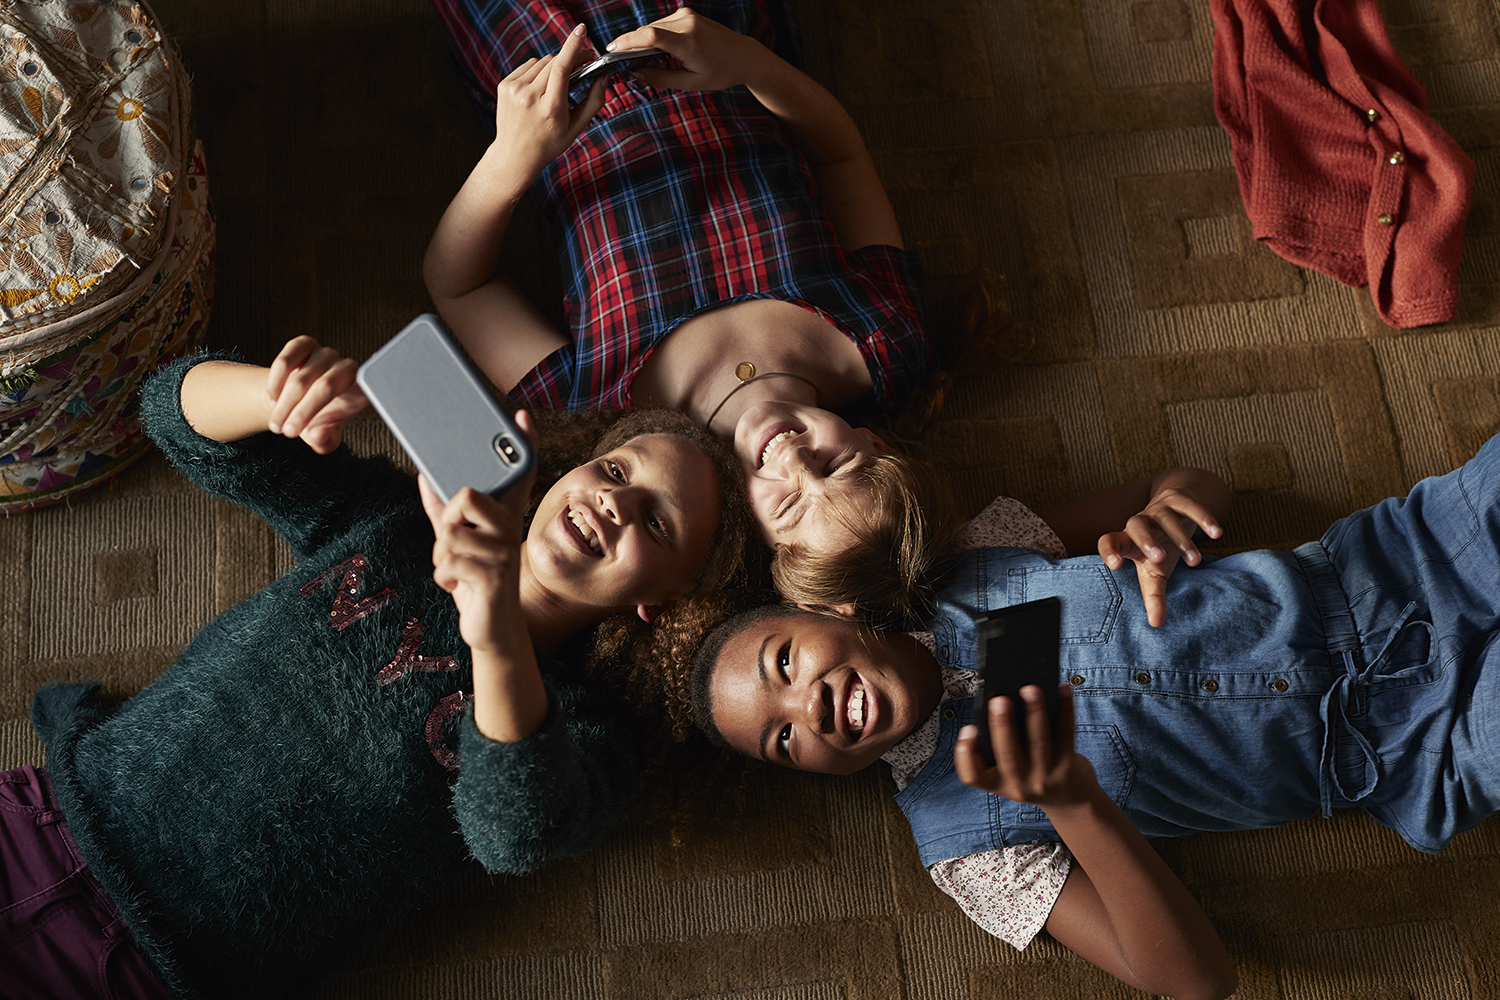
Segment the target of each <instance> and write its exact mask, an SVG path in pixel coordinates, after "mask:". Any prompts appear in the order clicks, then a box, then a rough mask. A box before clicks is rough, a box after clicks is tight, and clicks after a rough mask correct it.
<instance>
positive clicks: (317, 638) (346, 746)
mask: <svg viewBox="0 0 1500 1000" xmlns="http://www.w3.org/2000/svg"><path fill="white" fill-rule="evenodd" d="M201 360H203V358H202V357H197V358H192V359H187V360H185V361H180V362H178V363H176V364H174V365H172V366H170V367H168V368H166V369H164V370H163V371H162V372H161V373H160V374H158V375H157V376H156V377H155V378H153V379H152V380H151V381H150V382H149V383H148V384H147V385H146V386H145V388H144V389H143V390H142V396H141V413H142V416H143V418H144V420H145V424H146V427H147V429H148V430H149V432H150V433H151V436H152V437H153V438H154V439H155V441H156V443H157V445H158V446H159V447H160V448H161V449H162V450H163V451H164V452H165V453H166V454H167V456H168V457H169V458H170V459H171V460H172V462H173V463H174V464H176V465H177V467H178V468H180V469H181V470H182V471H183V473H184V474H186V475H187V476H188V478H190V479H192V480H193V481H194V482H196V483H198V484H199V485H200V486H202V487H203V488H204V489H207V490H209V491H211V492H213V493H216V494H218V495H220V496H223V497H226V498H228V499H230V500H233V501H235V502H237V503H240V504H243V505H244V506H245V507H247V508H249V509H250V510H252V511H255V512H256V513H258V514H260V515H261V516H263V517H265V518H266V520H267V521H268V522H269V523H270V524H271V526H272V527H273V528H275V529H276V530H277V531H278V532H280V533H281V534H282V535H283V536H284V537H285V538H286V539H287V540H288V541H289V542H290V543H291V545H292V547H293V548H294V549H295V551H296V554H297V557H298V560H299V562H298V565H297V567H296V568H295V569H293V570H292V571H291V572H290V573H288V574H287V575H286V576H284V577H282V578H281V579H279V580H277V581H276V582H274V583H272V584H271V585H270V586H269V587H267V588H266V589H265V590H263V591H261V592H260V593H259V594H257V595H255V596H254V597H252V598H250V599H249V600H247V601H245V602H244V603H242V604H240V605H238V606H236V607H234V608H232V609H230V610H229V611H228V612H226V613H225V614H224V615H223V616H222V617H220V618H218V619H217V620H216V621H214V622H212V623H210V624H209V625H208V626H207V627H205V628H204V629H203V631H202V632H200V633H199V634H198V636H197V637H196V638H195V639H193V641H192V642H191V643H189V644H188V646H187V647H186V648H184V649H183V651H182V654H181V656H180V657H179V658H178V660H177V662H176V663H174V664H173V665H172V666H171V667H170V668H169V669H168V670H167V671H166V673H164V674H163V675H162V676H161V677H160V678H159V679H158V680H157V681H156V682H155V683H153V684H152V685H151V686H150V687H148V688H146V689H145V690H144V691H142V692H141V693H140V694H139V695H137V696H136V697H134V698H132V699H130V701H128V702H126V703H125V704H124V705H123V706H122V707H120V708H119V709H118V710H116V711H114V712H112V713H111V712H107V711H105V710H103V709H102V708H101V707H100V706H99V705H98V703H97V701H96V699H95V698H94V694H93V692H94V689H93V688H92V687H90V686H86V685H78V684H55V685H52V686H49V687H47V688H44V689H43V690H42V691H41V692H39V693H38V695H37V698H36V702H35V705H34V708H33V721H34V724H35V726H36V729H37V732H38V733H39V734H40V735H41V737H42V739H43V740H44V741H45V742H46V743H47V745H48V765H49V773H50V775H51V777H52V780H53V783H54V787H55V790H56V794H57V797H58V799H59V800H60V802H61V804H62V807H63V812H64V814H65V815H66V817H67V821H68V826H69V829H70V830H71V832H72V834H73V836H74V837H75V838H76V839H77V841H78V844H79V848H80V850H81V851H82V852H83V855H84V858H85V859H86V860H87V861H88V864H89V867H90V869H91V870H92V871H93V873H94V874H95V875H96V876H97V877H98V879H99V881H100V883H101V884H102V885H103V886H104V888H105V891H106V892H108V893H109V895H110V896H111V898H113V900H114V901H115V903H116V904H117V905H118V906H119V908H120V910H121V911H122V912H123V913H124V915H125V917H126V919H127V920H128V921H129V923H130V926H131V928H132V929H133V930H134V932H135V934H136V937H137V939H138V940H139V941H140V942H141V944H142V946H143V947H144V949H145V950H146V952H147V954H149V955H150V956H151V958H152V959H153V960H154V961H155V962H156V964H157V966H158V968H159V969H160V970H161V971H162V973H163V975H164V977H165V978H166V979H167V981H168V982H169V983H170V984H171V985H172V986H173V987H174V988H175V989H177V990H178V991H179V992H180V993H181V994H182V995H183V996H203V997H212V998H218V997H257V998H262V997H272V996H293V995H300V994H304V993H307V992H310V991H311V990H313V989H314V988H316V987H317V986H319V985H320V984H321V982H322V981H323V979H324V977H325V976H326V974H327V973H328V972H329V971H330V970H331V969H335V968H336V967H337V966H339V965H340V964H342V963H344V962H345V961H346V960H348V959H349V958H350V957H352V956H354V955H356V954H357V953H359V952H360V951H362V950H363V949H365V948H366V947H368V946H370V945H372V944H374V943H376V942H377V941H378V940H379V938H380V937H381V936H382V935H383V934H384V933H385V932H386V931H387V930H388V929H390V927H391V926H392V924H393V923H394V922H395V921H396V920H398V919H399V918H400V917H402V916H403V915H404V914H406V913H407V912H408V911H410V910H411V909H412V908H413V907H415V906H416V905H418V904H419V903H421V902H422V901H423V900H424V899H425V898H426V897H427V896H428V895H429V894H430V893H431V891H432V890H433V889H435V888H436V887H437V886H438V885H439V884H440V883H442V882H443V881H445V880H447V879H449V878H452V877H454V876H455V875H462V874H463V873H464V872H465V871H466V870H467V871H468V872H470V873H472V874H476V875H477V874H478V871H477V868H476V867H475V866H474V865H473V861H472V859H477V860H478V861H479V862H481V863H482V864H483V865H484V867H486V868H488V869H490V870H491V871H496V872H514V873H521V872H526V871H530V870H532V869H534V868H536V867H537V866H538V865H540V864H541V863H543V862H544V861H546V860H547V859H549V858H552V857H557V856H562V855H568V854H577V853H580V852H582V851H585V850H587V849H589V848H590V847H592V846H593V845H594V844H596V843H597V842H598V840H599V839H600V837H601V836H602V834H603V833H604V832H605V829H606V827H607V826H608V825H609V824H610V823H611V822H612V821H613V820H614V819H615V818H616V817H618V816H619V814H620V813H621V812H622V810H623V808H624V806H625V804H626V802H627V800H628V797H629V794H630V792H631V790H632V788H633V784H634V779H635V777H636V773H637V769H638V766H639V763H638V751H637V746H636V741H635V739H634V736H633V734H632V733H631V732H630V731H629V730H628V729H627V728H626V726H625V724H624V723H623V722H622V721H621V720H620V719H619V717H618V716H617V715H616V714H615V713H614V711H613V703H612V702H611V701H610V700H609V699H606V698H604V697H603V696H602V694H595V693H593V692H590V691H588V690H585V689H583V688H581V687H578V686H576V685H570V684H567V683H563V682H562V681H560V680H559V679H557V678H555V677H549V678H548V686H549V693H550V696H551V709H550V712H549V714H548V716H547V719H546V721H545V722H544V723H543V724H542V726H541V727H540V728H539V729H538V730H537V732H536V733H534V734H533V735H532V736H531V737H529V738H528V739H526V740H523V741H521V742H520V743H514V744H503V743H495V742H492V741H490V740H488V739H486V738H485V737H483V736H481V735H480V734H479V732H478V730H477V729H475V727H474V723H473V713H472V710H466V711H463V712H462V714H461V715H458V714H457V709H456V705H455V703H456V702H458V701H459V697H458V693H459V692H462V691H468V690H470V688H471V683H470V662H469V651H468V647H467V646H465V645H464V643H463V640H462V639H461V638H460V637H459V632H458V613H457V610H456V609H455V608H454V606H453V601H452V599H451V598H449V596H448V595H447V594H445V593H443V591H441V590H439V589H438V587H437V586H436V584H434V583H433V581H432V562H431V553H432V543H433V535H432V530H431V528H430V526H429V525H428V523H427V519H426V517H425V516H424V514H423V512H422V509H421V505H420V502H419V499H418V496H417V490H416V484H415V482H414V481H413V480H412V479H410V478H409V477H407V476H406V475H404V474H402V473H401V472H399V471H398V470H396V469H395V468H394V467H392V466H391V465H390V463H388V462H386V461H384V460H370V459H357V458H355V457H353V456H352V455H350V454H349V453H348V451H347V450H345V449H342V448H341V449H340V450H339V451H338V452H336V453H335V454H333V455H329V456H323V457H320V456H318V455H315V454H314V453H313V452H312V451H311V450H310V449H309V448H307V446H306V445H304V444H302V443H301V442H300V441H288V440H286V439H284V438H281V437H277V436H273V435H271V434H259V435H256V436H254V437H252V438H249V439H247V440H244V441H239V442H234V443H231V444H223V443H219V442H216V441H210V440H208V439H206V438H204V437H202V436H200V435H198V434H197V433H196V432H194V431H193V430H192V428H191V427H190V426H189V425H188V424H187V422H186V420H185V419H184V418H183V416H182V408H181V404H180V402H179V391H180V386H181V383H182V378H183V375H184V374H185V373H186V372H187V369H188V368H189V367H190V366H191V365H192V364H193V363H195V362H197V361H201ZM356 556H360V557H362V559H361V560H354V557H356ZM351 560H354V561H352V562H351ZM351 590H352V592H351ZM413 622H416V623H418V624H417V625H415V626H413V625H412V623H413ZM418 633H420V635H418ZM445 699H447V700H446V701H445ZM449 713H452V715H453V718H452V721H450V722H449V723H448V724H447V725H446V726H444V725H443V722H444V718H445V714H449ZM429 730H432V735H431V736H429ZM455 751H456V753H457V757H456V758H455V757H454V756H453V754H454V752H455ZM445 759H446V760H447V761H449V763H451V764H456V765H457V767H458V770H457V771H456V772H455V771H453V770H450V769H449V767H447V766H445V764H444V763H443V761H444V760H445ZM460 761H461V763H459V762H460Z"/></svg>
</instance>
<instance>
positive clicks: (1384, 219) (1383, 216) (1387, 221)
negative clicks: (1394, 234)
mask: <svg viewBox="0 0 1500 1000" xmlns="http://www.w3.org/2000/svg"><path fill="white" fill-rule="evenodd" d="M1375 221H1376V222H1378V223H1380V224H1381V225H1382V226H1394V225H1395V224H1396V217H1395V216H1394V215H1392V214H1391V213H1390V212H1381V213H1380V214H1379V215H1377V216H1375Z"/></svg>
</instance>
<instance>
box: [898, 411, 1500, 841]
mask: <svg viewBox="0 0 1500 1000" xmlns="http://www.w3.org/2000/svg"><path fill="white" fill-rule="evenodd" d="M1497 491H1500V438H1492V439H1491V440H1490V441H1489V442H1488V443H1487V444H1486V445H1485V446H1484V447H1483V448H1482V449H1481V450H1480V452H1479V454H1478V455H1476V456H1475V458H1473V459H1472V460H1470V462H1469V463H1467V464H1466V465H1465V466H1463V467H1462V468H1460V469H1458V470H1456V471H1455V472H1451V473H1449V474H1448V475H1445V476H1440V477H1435V478H1432V479H1427V480H1424V481H1422V482H1421V483H1418V484H1417V486H1416V487H1415V488H1414V489H1413V490H1412V492H1411V494H1409V495H1408V496H1407V497H1406V498H1394V499H1390V500H1385V501H1383V502H1381V503H1379V504H1377V505H1376V506H1374V507H1371V508H1367V509H1366V510H1363V511H1360V512H1359V513H1357V514H1353V515H1351V516H1349V517H1347V518H1344V519H1343V520H1341V521H1339V522H1337V523H1336V524H1334V526H1333V527H1332V528H1330V529H1329V530H1328V532H1327V533H1326V534H1325V535H1324V536H1323V538H1322V540H1321V542H1311V543H1308V544H1306V545H1302V546H1300V547H1298V548H1297V549H1295V550H1292V551H1267V550H1262V551H1255V552H1243V553H1238V554H1236V555H1231V556H1226V557H1223V558H1217V559H1214V558H1206V559H1205V560H1204V562H1203V564H1202V565H1200V566H1198V567H1196V568H1191V567H1186V566H1180V567H1179V568H1178V569H1177V571H1176V572H1175V573H1174V574H1173V575H1172V577H1171V579H1170V581H1169V587H1168V594H1167V601H1168V615H1167V622H1166V624H1165V625H1164V626H1163V627H1162V628H1159V629H1153V628H1151V627H1150V626H1149V625H1148V624H1147V623H1146V614H1145V609H1144V607H1143V606H1142V603H1141V597H1140V589H1139V586H1138V585H1137V583H1136V577H1135V569H1134V567H1133V566H1131V565H1129V564H1127V566H1126V567H1125V568H1124V569H1122V570H1119V571H1111V570H1110V569H1109V568H1108V567H1107V566H1105V565H1104V563H1103V561H1102V560H1100V559H1099V558H1098V557H1097V556H1089V557H1081V558H1076V559H1065V560H1050V559H1047V558H1045V557H1044V556H1041V555H1039V554H1037V553H1036V552H1033V551H1031V550H1029V549H1017V548H997V549H982V550H976V551H974V552H970V553H968V554H966V555H965V556H964V558H963V559H962V560H960V562H959V563H958V565H957V566H956V567H955V569H954V571H953V573H952V574H951V575H950V577H949V578H948V582H947V583H946V585H945V586H944V588H943V590H942V592H941V598H940V602H939V611H938V615H937V618H936V620H935V621H934V622H933V623H932V631H933V635H934V637H935V638H936V642H937V657H938V659H939V661H941V662H943V663H947V664H950V665H955V666H965V667H967V666H972V665H973V663H974V643H975V634H974V625H973V619H974V616H975V615H977V614H979V613H981V612H984V611H988V610H991V609H994V608H998V607H1003V606H1006V605H1009V604H1014V603H1018V602H1021V601H1028V600H1034V599H1036V598H1040V597H1047V596H1051V595H1056V596H1058V597H1060V598H1061V599H1062V611H1063V614H1062V632H1063V635H1062V649H1061V656H1060V672H1061V678H1060V679H1061V681H1062V682H1065V683H1070V684H1072V685H1073V693H1074V695H1075V698H1074V706H1075V709H1076V714H1077V722H1078V726H1077V741H1076V747H1077V750H1078V752H1080V753H1082V754H1083V755H1084V756H1086V757H1088V759H1089V760H1090V762H1091V763H1092V764H1093V765H1094V769H1095V771H1096V772H1097V773H1098V776H1099V783H1100V786H1101V787H1102V788H1103V789H1104V791H1105V792H1106V793H1107V794H1108V795H1109V796H1110V798H1111V799H1113V800H1114V801H1115V802H1116V803H1117V804H1118V805H1119V806H1120V807H1121V808H1122V809H1123V810H1124V811H1125V813H1126V815H1128V816H1129V817H1130V819H1131V820H1132V821H1133V822H1134V823H1135V824H1136V826H1137V827H1139V828H1140V830H1141V832H1142V833H1144V834H1145V835H1146V836H1148V837H1160V836H1176V835H1181V834H1186V833H1192V832H1194V831H1199V830H1246V829H1256V828H1262V827H1270V826H1276V825H1279V824H1282V823H1287V822H1290V821H1292V820H1296V819H1302V818H1305V817H1308V816H1315V815H1322V816H1328V815H1329V814H1330V813H1331V810H1332V809H1335V808H1340V807H1347V806H1358V807H1360V808H1362V809H1364V810H1365V811H1366V812H1368V813H1369V814H1370V815H1372V816H1373V817H1374V818H1375V819H1376V820H1378V821H1379V822H1381V823H1383V824H1385V825H1386V826H1389V827H1391V828H1392V829H1394V830H1396V831H1397V832H1398V833H1399V834H1400V835H1401V836H1402V837H1403V838H1405V839H1406V841H1407V842H1408V843H1410V844H1411V845H1412V846H1413V847H1416V848H1418V849H1419V850H1423V851H1429V852H1436V851H1438V850H1440V849H1441V848H1442V847H1443V846H1444V845H1445V844H1446V843H1447V842H1448V841H1449V840H1450V839H1451V838H1452V837H1453V836H1454V835H1455V834H1457V833H1460V832H1462V831H1463V830H1466V829H1468V828H1469V827H1471V826H1473V825H1475V824H1476V823H1478V822H1480V821H1481V820H1483V819H1484V818H1485V817H1486V816H1488V815H1489V814H1491V813H1492V812H1495V811H1496V810H1497V809H1500V774H1497V772H1500V733H1497V731H1496V727H1495V725H1494V718H1495V716H1494V705H1495V702H1496V698H1497V696H1500V692H1497V691H1496V690H1495V689H1496V686H1497V684H1500V666H1496V667H1489V666H1488V661H1489V659H1490V658H1492V657H1493V656H1495V655H1497V654H1496V644H1495V643H1493V642H1491V639H1492V638H1493V637H1494V635H1495V630H1496V629H1497V628H1500V610H1497V608H1500V550H1497V541H1500V517H1497V502H1496V501H1497V499H1500V498H1497ZM938 711H939V712H940V713H942V725H941V736H940V739H939V742H938V747H937V750H936V751H935V752H934V753H933V756H932V759H931V761H929V762H928V764H927V766H926V767H925V768H923V770H922V771H920V772H919V773H918V774H917V776H916V777H915V778H914V779H912V781H911V782H910V783H909V784H908V785H907V787H906V788H905V789H903V790H902V791H901V793H900V794H899V795H898V796H897V797H896V801H897V803H898V804H899V805H900V806H901V808H902V811H903V812H905V813H906V816H907V819H908V820H909V821H910V823H911V827H912V833H913V836H914V837H915V838H916V841H917V846H918V850H919V852H920V854H921V857H922V863H923V864H924V865H928V866H930V865H932V864H935V863H937V862H939V861H944V860H947V859H950V858H956V857H961V856H964V855H967V854H974V853H978V852H980V851H985V850H991V849H994V848H997V847H1001V846H1010V845H1015V844H1021V843H1027V842H1031V841H1039V840H1056V839H1058V837H1057V834H1056V832H1055V831H1054V830H1053V829H1052V826H1051V824H1050V823H1049V822H1048V821H1047V818H1046V816H1045V815H1044V814H1043V812H1042V811H1041V809H1039V808H1037V807H1036V806H1032V805H1027V804H1024V803H1017V802H1012V801H1010V800H1008V799H1003V798H1000V797H999V796H996V795H991V794H989V793H987V792H982V791H978V790H976V789H972V788H969V787H967V786H966V785H964V784H963V783H961V782H960V781H959V780H958V778H957V777H956V776H955V774H954V772H953V743H954V740H955V739H956V738H957V735H958V730H959V728H960V727H961V726H963V725H964V724H966V723H968V722H970V721H971V707H970V703H969V701H968V700H967V699H964V700H960V701H949V702H944V703H943V704H942V705H940V706H939V708H938Z"/></svg>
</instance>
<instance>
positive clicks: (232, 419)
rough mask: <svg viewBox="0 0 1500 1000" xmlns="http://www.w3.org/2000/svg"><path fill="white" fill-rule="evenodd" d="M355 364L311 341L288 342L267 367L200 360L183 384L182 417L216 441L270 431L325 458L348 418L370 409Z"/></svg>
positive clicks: (300, 339) (337, 439)
mask: <svg viewBox="0 0 1500 1000" xmlns="http://www.w3.org/2000/svg"><path fill="white" fill-rule="evenodd" d="M358 367H359V365H358V363H356V362H355V361H354V360H353V359H351V358H345V357H341V356H340V355H339V353H338V352H337V351H335V350H333V348H331V347H321V346H319V344H318V342H317V341H316V340H314V339H313V338H311V337H297V338H295V339H293V340H290V341H288V342H287V344H286V346H285V347H283V348H282V349H281V352H280V353H279V354H277V355H276V360H275V361H273V362H272V363H271V367H270V368H262V367H260V366H259V365H242V364H237V363H235V362H232V361H205V362H203V363H202V364H198V365H194V366H193V367H192V368H191V369H190V370H189V371H188V373H187V375H186V376H185V377H184V378H183V380H182V397H181V398H182V414H183V416H184V417H186V418H187V422H188V423H189V424H190V425H192V428H193V430H195V431H197V432H198V433H199V434H202V435H203V436H204V437H206V438H212V439H213V440H215V441H239V440H241V439H243V438H247V437H249V436H250V435H252V434H259V433H260V432H261V431H265V430H269V431H270V432H271V433H273V434H282V435H285V436H286V437H291V438H295V437H300V438H302V439H303V440H304V441H306V442H307V445H308V447H310V448H312V450H313V451H315V452H317V453H318V454H320V455H323V454H327V453H328V452H330V451H332V450H333V449H335V448H337V447H338V445H339V441H340V440H342V438H343V432H344V426H345V425H346V424H347V423H348V422H349V420H350V419H351V418H352V417H354V415H355V414H357V413H359V412H360V411H361V410H363V409H364V408H365V407H366V406H368V405H369V401H368V400H366V399H365V394H364V393H363V392H361V391H360V389H359V386H358V385H356V384H355V381H354V373H355V371H356V370H358Z"/></svg>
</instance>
